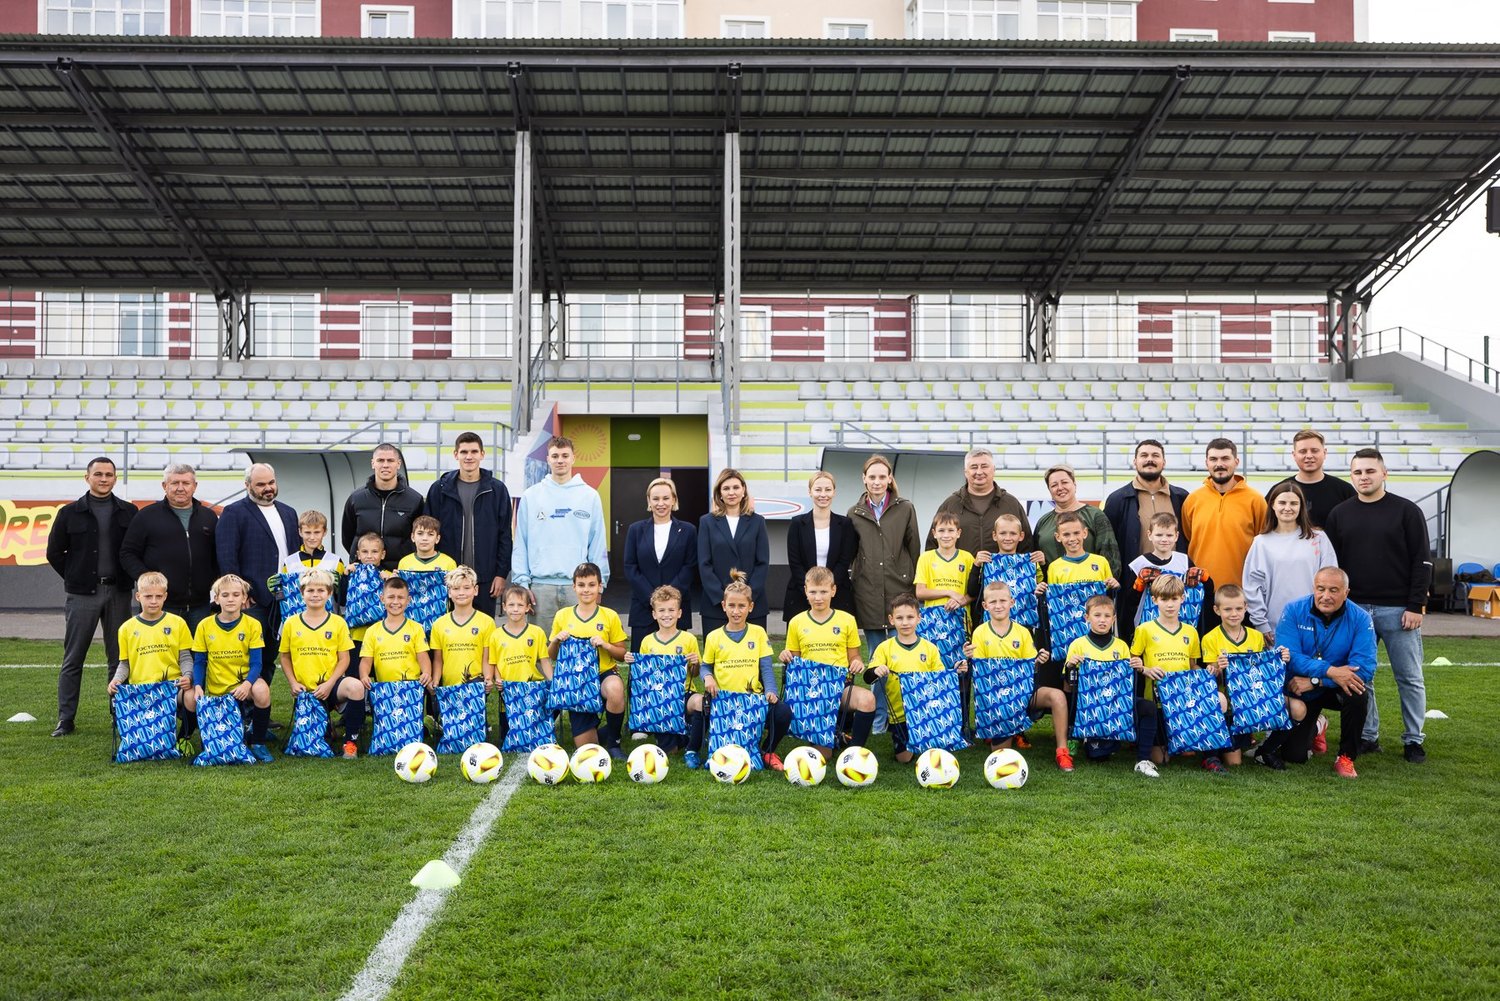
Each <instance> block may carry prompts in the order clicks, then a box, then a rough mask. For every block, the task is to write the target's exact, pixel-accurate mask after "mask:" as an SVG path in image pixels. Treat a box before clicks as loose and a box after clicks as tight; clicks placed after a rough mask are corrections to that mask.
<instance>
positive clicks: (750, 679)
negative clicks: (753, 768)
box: [684, 570, 792, 772]
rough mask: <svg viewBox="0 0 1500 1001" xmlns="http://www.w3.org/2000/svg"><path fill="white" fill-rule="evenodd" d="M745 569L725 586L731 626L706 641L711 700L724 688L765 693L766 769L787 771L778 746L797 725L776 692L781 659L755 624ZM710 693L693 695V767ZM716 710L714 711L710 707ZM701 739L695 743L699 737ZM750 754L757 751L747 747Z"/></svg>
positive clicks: (734, 572) (705, 677) (690, 739)
mask: <svg viewBox="0 0 1500 1001" xmlns="http://www.w3.org/2000/svg"><path fill="white" fill-rule="evenodd" d="M745 581H746V575H745V572H744V571H743V570H731V571H730V572H729V583H728V584H726V585H725V586H724V601H723V604H722V607H723V609H724V617H725V619H726V620H728V621H726V622H725V624H724V625H723V626H721V627H720V628H718V629H715V630H714V631H713V632H711V633H709V634H708V638H707V639H706V640H704V642H703V691H704V693H705V694H706V695H707V697H708V698H709V699H712V698H713V696H715V695H717V694H718V693H719V691H720V690H721V689H722V690H723V691H726V692H756V693H764V694H765V696H766V701H767V702H769V703H770V718H769V719H768V720H767V722H766V729H767V731H769V732H768V733H767V734H766V739H765V741H764V745H765V752H764V754H763V758H762V760H764V761H765V764H766V767H767V768H770V769H772V770H774V771H778V772H779V771H782V770H783V766H782V764H781V758H779V757H778V756H777V754H776V745H777V744H778V743H780V742H781V738H782V737H784V736H786V732H787V730H788V729H789V728H790V727H791V725H792V710H791V707H790V706H788V705H787V704H786V703H785V702H782V701H781V697H780V696H779V695H778V694H777V691H776V667H775V663H776V662H775V658H774V657H773V656H772V655H771V639H770V637H768V636H767V635H766V631H765V630H764V629H762V628H761V627H760V626H757V625H752V624H750V623H749V621H748V620H749V618H750V613H751V611H753V610H754V608H755V602H754V601H753V600H752V597H751V594H752V592H751V590H750V585H749V584H747V583H746V582H745ZM703 706H704V696H703V695H697V694H694V695H693V696H692V697H691V698H690V699H688V719H689V721H690V722H689V724H688V752H687V754H686V755H685V756H684V760H685V762H686V764H687V766H688V767H689V768H697V767H698V763H699V754H700V753H701V751H702V746H703V731H704V727H703V725H702V724H701V723H698V724H697V725H696V726H695V725H694V723H693V722H692V720H693V716H694V715H695V714H697V715H699V716H701V714H702V712H703ZM709 711H710V712H712V709H711V708H710V710H709ZM695 734H696V736H697V743H694V742H693V739H694V735H695ZM745 750H747V751H750V753H752V754H753V753H755V749H752V748H748V747H747V748H745Z"/></svg>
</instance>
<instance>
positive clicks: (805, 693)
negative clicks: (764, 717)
mask: <svg viewBox="0 0 1500 1001" xmlns="http://www.w3.org/2000/svg"><path fill="white" fill-rule="evenodd" d="M848 676H849V672H848V671H847V670H846V669H845V668H842V667H839V666H838V665H837V664H819V663H818V662H817V661H812V660H808V659H807V658H805V657H794V658H793V659H792V661H791V662H790V663H789V664H787V666H786V677H785V679H784V680H783V682H782V686H781V687H782V693H781V694H782V698H784V699H785V700H786V704H787V706H788V707H789V708H790V709H791V710H792V726H791V734H792V736H793V737H796V738H798V739H799V740H805V741H807V742H808V743H809V744H817V745H818V746H819V747H833V746H834V743H835V740H836V739H837V734H836V730H837V728H838V722H839V705H840V704H841V703H842V702H843V699H844V687H845V682H846V679H847V678H848Z"/></svg>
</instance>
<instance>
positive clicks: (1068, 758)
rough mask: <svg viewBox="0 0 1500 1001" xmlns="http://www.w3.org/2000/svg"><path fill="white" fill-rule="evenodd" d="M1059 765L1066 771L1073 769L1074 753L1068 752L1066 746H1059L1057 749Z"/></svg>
mask: <svg viewBox="0 0 1500 1001" xmlns="http://www.w3.org/2000/svg"><path fill="white" fill-rule="evenodd" d="M1057 767H1058V768H1061V769H1062V770H1063V771H1065V772H1071V771H1072V770H1073V755H1071V754H1069V753H1068V749H1067V748H1066V747H1059V748H1058V749H1057Z"/></svg>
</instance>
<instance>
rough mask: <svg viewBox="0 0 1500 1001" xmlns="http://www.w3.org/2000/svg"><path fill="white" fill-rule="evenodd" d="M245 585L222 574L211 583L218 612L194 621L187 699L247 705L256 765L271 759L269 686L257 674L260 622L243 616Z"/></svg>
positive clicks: (248, 740)
mask: <svg viewBox="0 0 1500 1001" xmlns="http://www.w3.org/2000/svg"><path fill="white" fill-rule="evenodd" d="M249 595H250V585H248V584H246V583H245V581H244V579H243V578H240V577H236V576H235V575H234V574H225V575H224V576H223V577H220V578H219V579H218V580H216V581H214V585H213V600H214V602H215V603H216V604H217V605H218V606H219V613H218V614H217V615H214V616H211V617H210V618H207V619H204V620H203V621H202V622H200V623H198V629H197V631H196V632H194V634H193V699H194V705H196V703H197V700H198V699H201V698H202V697H203V696H204V695H205V694H207V695H215V696H217V695H233V696H234V698H235V700H236V701H238V702H239V703H240V705H241V707H242V710H241V711H243V707H244V706H245V705H246V704H247V703H248V704H249V708H250V711H249V713H248V715H249V717H250V732H249V733H248V734H247V735H246V738H245V742H246V743H247V744H248V745H250V753H251V755H252V756H254V758H255V760H256V761H261V762H266V761H270V760H271V752H270V751H269V750H267V749H266V732H267V731H268V730H269V729H270V726H271V686H270V685H268V684H267V683H266V679H265V678H263V677H262V676H261V668H262V663H261V658H262V655H263V653H264V651H265V646H266V640H265V634H264V632H263V631H262V629H261V625H260V622H259V621H257V620H256V619H253V618H251V617H250V616H248V615H245V614H243V609H244V607H245V602H246V601H247V600H248V598H249Z"/></svg>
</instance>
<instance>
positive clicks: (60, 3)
mask: <svg viewBox="0 0 1500 1001" xmlns="http://www.w3.org/2000/svg"><path fill="white" fill-rule="evenodd" d="M41 30H42V31H43V32H44V33H46V34H50V35H165V34H166V33H167V0H42V20H41Z"/></svg>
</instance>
